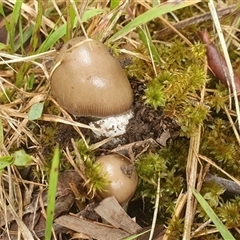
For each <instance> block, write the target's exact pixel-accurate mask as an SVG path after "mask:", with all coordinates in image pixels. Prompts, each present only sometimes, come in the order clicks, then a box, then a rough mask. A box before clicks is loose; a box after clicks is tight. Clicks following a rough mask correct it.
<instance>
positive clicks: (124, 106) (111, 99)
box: [51, 37, 133, 117]
mask: <svg viewBox="0 0 240 240" xmlns="http://www.w3.org/2000/svg"><path fill="white" fill-rule="evenodd" d="M51 86H52V90H53V93H54V94H55V96H56V99H57V101H58V103H59V104H60V105H61V106H62V107H63V108H65V109H66V110H67V111H68V112H70V113H71V114H73V115H75V116H95V117H107V116H113V115H118V114H121V113H123V112H125V111H127V110H128V109H129V108H130V107H131V105H132V102H133V93H132V89H131V86H130V83H129V81H128V79H127V77H126V75H125V73H124V71H123V69H122V68H121V66H120V64H119V62H118V61H117V60H116V59H115V58H114V57H112V56H111V55H110V54H109V50H108V48H107V47H106V46H105V45H104V44H103V43H101V42H98V41H95V40H92V39H86V38H83V37H77V38H73V39H71V40H70V41H68V42H67V43H65V44H64V46H63V47H62V48H61V50H60V51H59V54H58V56H57V58H56V59H55V64H54V66H53V68H52V72H51Z"/></svg>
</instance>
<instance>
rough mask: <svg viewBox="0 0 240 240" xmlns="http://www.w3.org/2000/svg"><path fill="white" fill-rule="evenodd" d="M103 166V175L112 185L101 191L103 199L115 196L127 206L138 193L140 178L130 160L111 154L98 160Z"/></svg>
mask: <svg viewBox="0 0 240 240" xmlns="http://www.w3.org/2000/svg"><path fill="white" fill-rule="evenodd" d="M96 162H97V163H99V164H101V165H102V168H101V173H102V175H103V176H106V178H107V180H109V181H110V183H109V184H108V185H107V186H106V188H105V190H103V191H100V192H99V195H100V196H101V197H102V198H107V197H111V196H114V197H115V198H116V199H117V201H118V202H119V203H120V204H121V205H122V206H125V205H126V204H127V203H128V201H129V200H130V199H131V198H132V196H133V194H134V193H135V191H136V188H137V183H138V176H137V173H136V170H135V168H134V167H133V165H132V163H131V162H130V160H129V159H127V158H126V157H124V156H122V155H118V154H109V155H105V156H102V157H100V158H98V159H97V161H96Z"/></svg>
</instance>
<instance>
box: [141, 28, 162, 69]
mask: <svg viewBox="0 0 240 240" xmlns="http://www.w3.org/2000/svg"><path fill="white" fill-rule="evenodd" d="M137 32H138V35H139V37H140V39H141V40H142V42H143V44H144V45H145V47H146V48H147V49H148V51H149V52H151V54H152V56H153V59H154V60H155V61H156V62H157V63H158V65H161V60H160V57H159V54H158V51H157V49H156V47H155V45H154V44H153V42H152V38H151V36H150V32H149V29H148V27H147V25H144V26H143V29H142V28H139V29H138V31H137Z"/></svg>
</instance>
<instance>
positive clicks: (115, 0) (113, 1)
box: [110, 0, 120, 10]
mask: <svg viewBox="0 0 240 240" xmlns="http://www.w3.org/2000/svg"><path fill="white" fill-rule="evenodd" d="M119 4H120V1H119V0H111V2H110V10H113V9H114V8H116V7H118V6H119Z"/></svg>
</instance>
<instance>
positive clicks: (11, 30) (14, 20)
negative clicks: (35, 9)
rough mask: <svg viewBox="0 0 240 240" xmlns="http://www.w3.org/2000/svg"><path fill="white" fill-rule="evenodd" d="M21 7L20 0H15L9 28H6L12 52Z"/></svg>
mask: <svg viewBox="0 0 240 240" xmlns="http://www.w3.org/2000/svg"><path fill="white" fill-rule="evenodd" d="M21 8H22V0H19V1H15V3H14V8H13V12H12V16H11V20H10V23H9V29H7V30H8V34H9V41H10V46H11V49H12V51H13V52H14V38H15V29H16V26H17V22H18V20H19V18H21ZM20 21H21V19H20ZM6 26H7V25H6Z"/></svg>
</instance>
